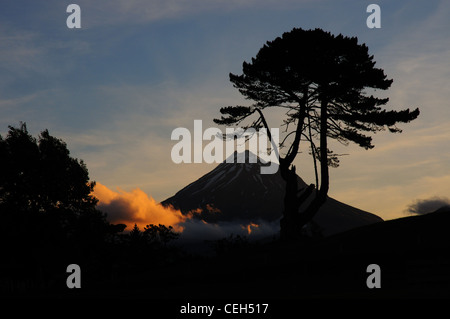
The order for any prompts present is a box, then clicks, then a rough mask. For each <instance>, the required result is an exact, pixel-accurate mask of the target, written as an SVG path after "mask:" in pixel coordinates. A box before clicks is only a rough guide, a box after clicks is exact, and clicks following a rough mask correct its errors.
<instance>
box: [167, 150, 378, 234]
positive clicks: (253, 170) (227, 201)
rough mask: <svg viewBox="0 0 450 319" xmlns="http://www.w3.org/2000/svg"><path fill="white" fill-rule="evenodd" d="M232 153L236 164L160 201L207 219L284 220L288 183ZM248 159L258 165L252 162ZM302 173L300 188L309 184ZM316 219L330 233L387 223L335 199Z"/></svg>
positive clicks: (245, 156)
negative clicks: (284, 204)
mask: <svg viewBox="0 0 450 319" xmlns="http://www.w3.org/2000/svg"><path fill="white" fill-rule="evenodd" d="M232 156H233V163H227V162H226V161H224V162H223V163H221V164H219V165H218V166H217V167H216V168H215V169H213V170H212V171H211V172H209V173H207V174H205V175H203V176H202V177H200V178H199V179H198V180H196V181H195V182H193V183H191V184H189V185H187V186H186V187H184V188H183V189H181V190H180V191H178V192H177V193H176V194H175V195H174V196H172V197H170V198H168V199H166V200H164V201H163V202H162V203H161V204H163V205H164V206H168V205H172V206H173V207H175V208H177V209H179V210H181V212H182V213H183V214H187V213H188V212H190V211H197V212H198V211H199V210H201V213H200V214H198V215H196V216H197V217H199V218H201V219H203V220H204V221H206V222H208V223H217V222H221V221H227V222H231V221H239V222H242V223H247V224H249V223H256V224H257V223H259V222H260V221H264V222H276V221H279V219H280V218H281V217H282V212H283V199H284V192H285V185H286V183H285V181H284V180H283V178H282V177H281V174H280V172H279V171H277V173H275V174H261V173H260V167H261V165H264V163H263V162H262V161H261V160H260V159H259V158H258V157H257V156H256V155H254V154H253V153H251V152H249V151H245V153H237V152H235V153H234V154H233V155H232ZM249 159H251V161H253V162H256V163H249ZM244 160H245V162H244ZM239 162H244V163H239ZM297 177H298V183H299V188H303V187H306V186H307V184H306V183H305V182H304V181H303V180H302V179H301V178H300V177H299V176H297ZM313 220H314V222H315V224H316V225H317V226H319V229H321V231H322V234H323V235H325V236H327V235H331V234H335V233H339V232H342V231H345V230H348V229H352V228H355V227H359V226H364V225H368V224H372V223H376V222H379V221H382V219H381V218H380V217H378V216H376V215H374V214H371V213H368V212H365V211H363V210H360V209H357V208H355V207H352V206H349V205H347V204H344V203H341V202H339V201H337V200H335V199H333V198H330V197H328V199H327V201H326V203H325V204H324V205H323V206H322V207H321V209H320V210H319V212H318V213H317V214H316V216H315V217H314V219H313Z"/></svg>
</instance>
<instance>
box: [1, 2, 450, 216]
mask: <svg viewBox="0 0 450 319" xmlns="http://www.w3.org/2000/svg"><path fill="white" fill-rule="evenodd" d="M24 3H25V4H26V7H27V8H29V10H26V11H24V10H23V4H24ZM171 3H172V2H170V3H166V2H164V1H156V2H152V3H146V2H143V1H134V2H129V4H128V5H123V4H121V3H120V2H119V1H114V2H112V3H111V2H106V1H96V2H95V4H93V3H90V2H89V1H78V2H77V4H78V5H79V6H80V7H81V12H82V13H81V28H80V29H68V28H67V26H66V18H67V16H68V13H66V6H67V4H61V3H58V2H57V1H48V2H45V3H36V2H35V1H23V2H21V3H20V4H19V3H18V2H15V3H8V4H2V5H0V8H1V9H2V10H0V17H1V19H0V21H2V22H1V23H0V36H1V38H2V40H3V41H2V44H0V50H1V52H2V54H1V55H0V56H1V57H0V66H1V67H2V70H3V71H4V72H2V75H1V76H0V93H1V97H0V112H1V114H2V116H1V117H0V134H1V135H2V136H5V133H6V132H7V129H8V125H12V126H17V125H19V123H20V122H21V121H22V122H26V123H27V126H28V129H29V132H30V133H31V134H32V135H33V136H37V135H38V134H39V133H40V132H41V131H43V130H44V129H48V130H49V132H50V134H52V135H53V136H55V137H57V138H61V139H62V140H64V141H65V142H66V143H67V145H68V149H69V150H70V151H71V155H72V156H73V157H76V158H79V159H83V160H84V162H85V163H86V165H87V168H88V170H89V174H90V179H91V180H93V181H96V182H98V183H99V184H102V185H104V186H105V187H107V188H108V189H109V190H111V191H113V192H114V191H115V190H118V189H120V190H123V192H124V193H126V194H132V193H133V191H134V190H136V189H139V190H141V191H142V192H143V193H145V194H147V196H150V197H151V198H153V199H154V200H155V201H156V202H161V201H163V200H164V199H166V198H169V197H170V196H172V195H174V194H175V193H176V192H177V191H178V190H180V189H181V188H183V187H184V186H186V185H188V184H189V183H191V182H193V181H195V180H196V179H198V178H200V177H201V176H202V175H204V174H206V173H208V172H209V171H211V170H213V169H214V168H215V167H216V166H217V165H219V164H217V163H214V164H206V163H201V164H175V163H173V162H172V161H171V158H170V155H171V148H172V147H173V145H174V144H175V142H174V141H171V138H170V133H171V132H172V130H174V129H175V128H177V127H186V128H188V129H192V128H193V123H194V119H202V120H203V122H204V124H205V125H204V126H205V127H218V128H219V129H222V130H224V129H225V126H215V125H214V123H213V122H212V120H213V118H216V117H218V116H219V115H220V113H219V108H220V107H223V106H226V105H236V104H243V105H248V104H249V103H248V101H246V100H244V99H243V98H242V97H241V95H240V94H239V92H238V91H237V90H236V89H235V88H233V86H232V84H231V83H230V81H229V80H228V74H229V73H230V72H232V73H236V74H240V73H241V68H242V63H243V62H244V61H249V60H250V59H251V58H252V57H254V56H255V55H256V53H257V52H258V50H259V49H260V48H261V47H262V46H263V45H264V43H265V42H266V41H271V40H273V39H275V38H276V37H278V36H281V35H282V33H283V32H287V31H290V30H291V29H292V28H293V27H301V28H304V29H314V28H322V29H324V30H325V31H329V32H331V33H333V34H339V33H341V34H343V35H344V36H356V37H358V41H359V43H365V44H366V45H367V46H368V48H369V52H370V54H373V55H374V60H375V61H376V66H377V67H380V68H382V69H384V70H385V72H386V74H387V76H388V78H392V79H393V80H394V82H393V85H392V87H391V88H390V89H389V90H388V91H387V92H382V94H379V93H378V92H376V94H377V96H379V95H381V96H388V97H389V98H390V102H389V103H388V105H387V108H388V109H396V110H398V109H401V108H411V109H413V108H415V107H419V108H420V109H421V115H420V117H419V118H418V119H417V120H416V121H414V122H412V123H410V124H408V125H402V126H401V127H400V128H401V129H403V133H401V134H391V133H388V132H381V133H379V134H376V135H374V145H375V148H374V149H373V150H368V151H366V150H363V149H360V148H359V147H357V146H355V145H349V146H348V147H344V146H341V145H339V144H334V143H332V144H331V145H332V147H333V150H335V151H336V153H339V154H342V153H345V154H349V155H347V156H344V157H342V158H341V163H340V167H338V168H333V169H330V192H329V194H328V195H329V196H330V197H333V198H335V199H336V200H339V201H341V202H344V203H346V204H348V205H351V206H353V207H357V208H359V209H361V210H364V211H368V212H370V213H373V214H376V215H378V216H380V217H381V218H383V219H384V220H389V219H395V218H399V217H404V216H408V214H409V213H410V211H411V210H413V209H418V208H420V207H428V206H430V205H432V204H439V203H441V204H448V203H450V200H449V199H448V198H449V197H450V194H448V189H450V187H449V186H450V172H449V168H450V164H449V163H450V161H449V159H450V158H449V155H448V154H446V153H445V151H446V150H447V149H449V146H450V128H449V126H448V124H447V122H448V119H449V118H450V109H449V108H448V107H447V105H446V104H448V101H449V100H450V90H449V89H448V86H449V84H448V83H449V82H448V78H449V77H450V74H449V72H450V71H449V70H448V68H447V65H448V61H449V58H450V41H449V40H450V39H449V37H450V35H449V34H448V32H447V30H448V28H449V27H450V21H448V15H449V14H450V3H448V2H446V1H437V0H435V1H428V2H426V3H424V2H423V1H422V2H421V1H398V2H396V3H395V4H392V3H389V2H387V1H378V2H377V3H378V4H379V5H380V7H381V11H382V14H381V28H380V29H369V28H368V27H367V26H366V18H367V16H368V13H367V12H366V7H367V5H368V4H369V3H357V2H356V1H344V2H342V3H341V2H340V3H335V2H333V1H330V0H324V1H319V2H314V3H313V2H311V1H307V0H302V1H283V2H273V1H269V0H268V1H263V2H262V3H256V2H254V1H245V2H243V3H240V4H237V3H234V2H232V3H224V2H221V1H213V2H208V4H207V5H206V4H205V3H203V2H201V1H197V0H196V1H193V2H192V3H191V4H189V5H188V4H185V3H184V4H178V5H175V4H174V3H172V5H170V4H171ZM281 113H282V112H281ZM268 120H269V121H270V122H269V126H270V127H280V124H281V123H280V116H279V114H277V113H276V112H272V111H270V112H268ZM301 151H302V152H303V153H302V154H299V155H300V156H299V158H298V159H296V161H295V162H294V164H295V165H296V167H297V175H299V176H300V177H301V178H302V179H303V180H305V182H306V183H308V184H309V183H314V182H313V181H314V172H313V168H312V161H311V159H310V158H309V155H308V154H307V152H308V150H307V148H302V149H301ZM422 212H423V211H422ZM419 213H420V212H419Z"/></svg>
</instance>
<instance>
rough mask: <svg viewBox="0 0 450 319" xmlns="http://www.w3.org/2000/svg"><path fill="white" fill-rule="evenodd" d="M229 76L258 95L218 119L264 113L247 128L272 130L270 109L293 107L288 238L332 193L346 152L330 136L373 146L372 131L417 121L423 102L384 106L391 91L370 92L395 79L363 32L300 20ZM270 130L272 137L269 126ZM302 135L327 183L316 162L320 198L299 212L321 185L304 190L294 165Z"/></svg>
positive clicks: (286, 164) (285, 168)
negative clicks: (347, 33) (303, 25)
mask: <svg viewBox="0 0 450 319" xmlns="http://www.w3.org/2000/svg"><path fill="white" fill-rule="evenodd" d="M230 81H231V82H232V83H233V85H234V87H236V88H237V89H238V90H239V92H240V93H241V94H242V95H244V96H245V97H246V98H247V99H249V100H253V101H254V102H255V103H254V104H253V105H251V106H239V105H238V106H228V107H223V108H221V109H220V112H221V113H222V114H224V115H225V116H223V115H222V116H221V118H220V119H215V120H214V121H215V122H216V123H218V124H225V125H226V124H239V123H240V122H241V121H243V120H244V119H246V118H248V117H249V116H250V115H252V114H254V113H257V115H258V117H257V119H256V120H254V121H253V122H252V123H251V124H249V125H247V126H246V127H245V128H248V127H254V128H257V129H258V128H261V127H265V128H266V129H267V130H268V131H269V126H268V124H267V121H266V118H265V117H264V114H263V110H264V109H266V108H269V107H280V108H282V109H284V112H285V113H286V116H287V117H286V119H285V120H284V123H283V125H284V126H285V127H286V131H285V133H286V135H285V137H284V139H283V140H282V141H281V143H280V145H279V146H280V147H283V146H285V144H286V143H287V142H288V141H290V146H289V148H288V151H287V152H286V154H285V156H284V157H283V156H280V172H281V176H282V177H283V178H284V179H285V180H286V194H285V200H284V212H283V218H282V220H281V236H282V237H283V238H291V237H296V236H297V235H298V234H299V233H300V231H299V230H300V229H301V228H302V227H303V226H304V225H305V224H306V223H307V222H309V221H310V220H311V219H312V218H313V217H314V215H315V214H316V212H317V211H318V210H319V208H320V207H321V205H322V204H323V203H324V202H325V201H326V199H327V194H328V188H329V173H328V167H329V166H330V165H334V166H336V165H337V164H338V160H337V156H338V155H339V154H334V153H333V152H332V151H331V150H330V149H329V148H328V142H327V138H332V139H335V140H337V141H339V142H341V143H343V144H345V145H347V144H348V143H349V142H354V143H356V144H358V145H359V146H361V147H363V148H365V149H370V148H373V145H372V143H371V142H372V138H371V137H370V136H368V135H365V132H369V133H371V132H377V131H382V130H385V129H386V128H387V129H388V130H389V131H390V132H392V133H397V132H401V130H400V129H398V128H397V127H396V124H397V123H407V122H410V121H412V120H414V119H415V118H417V116H418V115H419V110H418V109H415V110H414V111H410V110H409V109H406V110H402V111H394V110H392V111H387V110H385V109H382V107H381V106H383V105H385V104H386V103H387V102H388V100H389V99H388V98H376V97H374V96H373V95H369V94H370V92H372V91H374V90H376V89H381V90H386V89H388V88H389V87H390V86H391V84H392V80H389V79H386V75H385V74H384V71H383V70H382V69H379V68H375V62H374V61H373V56H372V55H369V53H368V47H367V46H366V45H365V44H358V39H357V38H356V37H351V38H350V37H344V36H343V35H338V36H334V35H332V34H331V33H329V32H325V31H323V30H321V29H315V30H302V29H296V28H294V29H293V30H292V31H290V32H286V33H284V34H283V35H282V37H278V38H276V39H275V40H273V41H268V42H267V43H266V44H265V45H264V46H263V47H262V48H261V49H260V50H259V52H258V54H257V55H256V57H255V58H252V61H251V62H250V63H247V62H244V63H243V74H242V75H235V74H232V73H230ZM268 137H269V139H271V135H270V133H269V134H268ZM301 140H305V141H308V142H309V144H310V147H311V154H312V155H313V157H314V163H315V159H316V158H317V159H318V160H319V162H320V187H319V181H318V177H317V169H316V192H314V198H313V200H311V201H310V204H309V205H308V206H307V207H306V208H305V209H304V211H302V212H301V213H299V208H300V206H301V205H302V203H303V202H304V200H306V199H307V198H308V197H309V196H310V195H311V193H313V189H314V185H310V187H308V188H306V189H304V190H298V189H297V187H298V186H297V178H296V173H295V166H292V167H291V164H292V163H293V161H294V159H295V158H296V156H297V154H298V152H299V147H300V142H301ZM317 142H318V143H319V146H316V143H317ZM302 191H303V192H302ZM300 192H302V193H301V194H300V195H299V193H300Z"/></svg>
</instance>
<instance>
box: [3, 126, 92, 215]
mask: <svg viewBox="0 0 450 319" xmlns="http://www.w3.org/2000/svg"><path fill="white" fill-rule="evenodd" d="M94 186H95V182H92V181H89V173H88V170H87V168H86V165H85V164H84V162H83V161H82V160H78V159H75V158H72V157H70V152H69V150H68V149H67V145H66V143H64V142H63V141H62V140H60V139H57V138H55V137H53V136H51V135H50V134H49V132H48V130H44V131H43V132H42V133H41V134H40V136H39V140H38V141H37V140H36V139H35V138H33V137H32V136H31V135H30V134H29V133H28V131H27V127H26V124H25V123H22V124H21V125H20V127H19V128H15V127H12V126H9V132H8V135H7V137H6V139H3V138H2V137H1V136H0V205H1V206H3V207H5V208H7V209H13V210H15V211H22V212H36V213H38V212H47V213H50V212H52V211H54V210H56V209H58V210H60V211H62V210H66V211H71V212H73V213H80V212H84V211H86V210H89V209H94V208H95V206H96V204H97V199H96V198H95V197H93V196H92V195H91V192H92V190H93V189H94Z"/></svg>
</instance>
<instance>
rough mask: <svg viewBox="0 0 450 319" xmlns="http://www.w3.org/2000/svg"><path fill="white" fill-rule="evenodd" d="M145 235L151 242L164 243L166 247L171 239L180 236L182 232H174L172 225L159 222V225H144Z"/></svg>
mask: <svg viewBox="0 0 450 319" xmlns="http://www.w3.org/2000/svg"><path fill="white" fill-rule="evenodd" d="M144 236H145V237H146V238H147V240H148V241H149V243H151V244H161V243H162V244H163V245H164V247H166V246H167V244H168V243H169V242H170V241H172V240H175V239H177V238H178V237H180V234H179V233H176V232H174V231H173V227H172V226H169V227H167V226H165V225H162V224H159V225H158V226H156V225H154V224H149V225H147V226H145V227H144Z"/></svg>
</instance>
